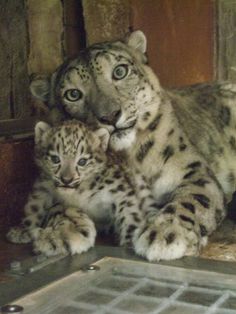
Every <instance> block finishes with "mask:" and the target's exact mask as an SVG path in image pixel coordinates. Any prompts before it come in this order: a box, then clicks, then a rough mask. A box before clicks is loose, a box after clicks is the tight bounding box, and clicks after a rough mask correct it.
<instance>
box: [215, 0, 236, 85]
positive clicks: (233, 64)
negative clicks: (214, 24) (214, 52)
mask: <svg viewBox="0 0 236 314" xmlns="http://www.w3.org/2000/svg"><path fill="white" fill-rule="evenodd" d="M235 29H236V1H235V0H218V58H217V61H218V62H217V78H218V79H220V80H231V81H234V82H235V81H236V33H235Z"/></svg>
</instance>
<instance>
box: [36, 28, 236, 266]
mask: <svg viewBox="0 0 236 314" xmlns="http://www.w3.org/2000/svg"><path fill="white" fill-rule="evenodd" d="M145 51H146V38H145V36H144V34H143V33H142V32H140V31H136V32H133V33H132V34H131V35H130V36H129V37H127V38H126V39H125V40H124V41H116V42H108V43H101V44H96V45H93V46H91V47H89V48H88V49H86V50H84V51H83V52H81V53H80V54H79V56H78V58H76V59H74V60H72V61H69V62H65V63H64V64H62V65H61V67H60V68H59V69H58V70H57V71H56V72H55V73H54V74H53V75H52V76H51V77H50V78H48V79H47V80H44V79H41V80H35V81H33V82H32V85H31V90H32V93H33V94H34V95H35V96H36V97H39V98H40V99H42V100H44V101H47V103H48V104H49V107H50V108H51V109H52V112H53V111H54V110H57V111H58V112H60V113H61V115H62V117H65V116H64V114H65V113H66V114H67V115H69V116H72V117H74V118H77V119H79V120H84V121H86V123H88V124H90V123H92V124H95V125H97V124H98V125H103V126H104V127H106V128H107V129H108V130H109V132H110V134H111V137H110V142H109V145H110V148H111V150H113V151H125V153H126V160H127V163H129V166H130V168H132V169H139V171H140V172H141V173H142V175H143V176H144V177H145V180H146V181H147V182H148V184H150V186H151V189H152V194H153V196H154V197H155V199H156V202H157V204H159V206H158V209H156V211H150V212H149V210H148V209H147V213H146V217H147V218H146V221H145V226H144V228H143V230H142V232H141V233H140V234H139V236H137V239H136V241H135V250H136V252H137V253H138V254H140V255H143V256H145V257H146V258H148V259H149V260H160V259H174V258H178V257H182V256H184V255H189V254H190V255H193V254H198V252H199V249H200V248H201V246H202V245H203V244H205V243H206V241H207V237H208V235H209V234H211V233H212V232H213V231H214V230H215V229H216V228H217V226H218V225H219V224H220V222H221V221H222V220H223V218H224V217H225V215H226V203H225V201H229V200H230V199H231V196H232V193H233V192H234V190H235V178H236V162H235V151H236V150H235V146H236V145H235V143H236V134H235V128H236V106H235V101H236V86H235V85H233V84H230V83H210V84H198V85H195V86H190V87H186V88H182V89H173V90H167V89H163V88H162V87H161V86H160V83H159V80H158V78H157V77H156V75H155V74H154V73H153V71H152V70H151V68H150V67H149V66H148V65H147V62H146V61H147V60H146V56H145ZM42 90H43V91H44V92H42Z"/></svg>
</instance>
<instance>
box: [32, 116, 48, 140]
mask: <svg viewBox="0 0 236 314" xmlns="http://www.w3.org/2000/svg"><path fill="white" fill-rule="evenodd" d="M49 129H51V126H50V125H49V124H47V123H46V122H43V121H40V122H38V123H37V124H36V126H35V128H34V134H35V136H34V139H35V143H36V144H37V143H39V142H41V141H42V138H43V135H44V134H45V132H46V131H48V130H49Z"/></svg>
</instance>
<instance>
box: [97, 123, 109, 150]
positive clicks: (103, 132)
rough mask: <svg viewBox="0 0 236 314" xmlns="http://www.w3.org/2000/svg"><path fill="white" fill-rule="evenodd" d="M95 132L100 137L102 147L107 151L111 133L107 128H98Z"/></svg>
mask: <svg viewBox="0 0 236 314" xmlns="http://www.w3.org/2000/svg"><path fill="white" fill-rule="evenodd" d="M94 133H95V135H96V136H97V137H98V138H99V140H100V143H99V144H100V145H101V147H102V149H103V150H104V152H105V151H106V150H107V147H108V143H109V139H110V133H109V132H108V130H107V129H105V128H101V129H98V130H96V131H95V132H94Z"/></svg>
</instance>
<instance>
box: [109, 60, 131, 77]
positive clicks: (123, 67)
mask: <svg viewBox="0 0 236 314" xmlns="http://www.w3.org/2000/svg"><path fill="white" fill-rule="evenodd" d="M128 72H129V67H128V65H127V64H120V65H118V66H117V67H115V69H114V70H113V73H112V78H113V79H114V80H122V79H123V78H124V77H126V76H127V74H128Z"/></svg>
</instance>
